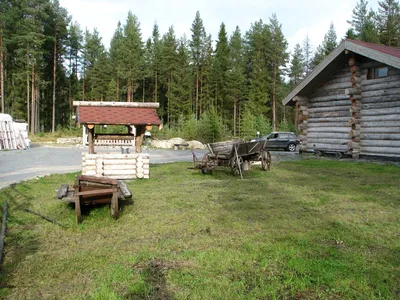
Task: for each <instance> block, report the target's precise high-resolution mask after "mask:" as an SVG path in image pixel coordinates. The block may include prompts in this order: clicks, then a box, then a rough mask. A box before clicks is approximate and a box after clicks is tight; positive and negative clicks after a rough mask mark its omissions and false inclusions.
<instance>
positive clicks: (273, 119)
mask: <svg viewBox="0 0 400 300" xmlns="http://www.w3.org/2000/svg"><path fill="white" fill-rule="evenodd" d="M276 76H277V66H276V65H275V67H274V78H273V80H274V82H273V88H272V126H273V130H274V131H276V128H277V126H276V122H277V120H276V80H277V78H276Z"/></svg>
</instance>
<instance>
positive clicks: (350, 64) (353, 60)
mask: <svg viewBox="0 0 400 300" xmlns="http://www.w3.org/2000/svg"><path fill="white" fill-rule="evenodd" d="M355 65H356V60H355V58H354V57H350V58H349V66H350V67H352V66H355Z"/></svg>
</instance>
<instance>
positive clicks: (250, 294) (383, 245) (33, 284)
mask: <svg viewBox="0 0 400 300" xmlns="http://www.w3.org/2000/svg"><path fill="white" fill-rule="evenodd" d="M189 166H190V164H188V163H177V164H168V165H154V166H153V165H152V166H151V178H150V179H149V180H137V181H132V182H130V183H129V184H128V185H129V187H130V189H131V191H132V193H133V197H134V203H133V204H127V205H125V206H123V207H122V209H121V212H120V218H119V219H118V220H116V221H114V220H113V219H112V218H111V216H110V210H109V208H108V207H107V206H105V207H96V208H92V209H90V210H89V211H88V212H87V215H85V216H84V221H83V223H82V224H81V225H78V224H76V221H75V213H74V208H73V206H71V205H68V204H64V203H61V202H59V201H58V200H57V199H56V197H55V189H57V188H58V187H59V186H60V184H61V183H69V184H72V183H73V180H74V176H75V175H76V174H68V175H55V176H49V177H45V178H41V179H38V180H33V181H29V182H25V183H21V184H18V185H16V186H15V187H14V188H6V189H3V190H1V191H0V203H3V202H4V201H5V200H8V203H9V208H10V209H9V217H8V231H7V237H6V247H5V257H4V263H3V266H2V272H1V277H0V284H1V289H0V296H2V297H5V298H9V299H34V298H35V299H37V298H44V299H63V298H64V299H143V298H145V299H275V298H292V299H320V298H321V299H343V298H357V299H393V298H400V230H399V228H400V168H398V167H395V166H390V165H379V164H372V163H355V162H340V161H330V160H303V161H296V162H281V163H276V164H274V165H273V168H272V170H271V171H270V172H262V171H261V170H259V169H258V167H253V169H252V170H251V171H249V172H247V173H245V175H244V180H240V179H238V178H235V177H233V176H231V174H230V172H229V170H228V169H224V168H221V169H220V170H218V171H215V172H214V173H213V175H202V174H200V173H199V172H197V171H195V170H188V169H187V167H189ZM25 208H29V209H31V210H34V211H36V212H39V213H41V214H43V215H45V216H47V217H48V218H51V219H52V220H54V221H57V222H59V223H60V224H62V225H63V226H65V228H63V227H61V226H58V225H55V224H52V223H49V222H47V221H45V220H42V219H40V218H38V217H37V216H35V215H32V214H29V213H27V212H25V211H24V209H25Z"/></svg>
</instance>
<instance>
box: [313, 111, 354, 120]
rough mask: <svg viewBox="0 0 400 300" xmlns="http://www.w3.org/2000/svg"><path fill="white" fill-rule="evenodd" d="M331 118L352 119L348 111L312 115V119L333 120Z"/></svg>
mask: <svg viewBox="0 0 400 300" xmlns="http://www.w3.org/2000/svg"><path fill="white" fill-rule="evenodd" d="M331 117H350V113H349V110H348V109H344V110H339V111H328V112H318V113H312V114H311V116H310V118H313V119H314V118H331Z"/></svg>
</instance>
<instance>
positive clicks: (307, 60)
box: [303, 33, 312, 75]
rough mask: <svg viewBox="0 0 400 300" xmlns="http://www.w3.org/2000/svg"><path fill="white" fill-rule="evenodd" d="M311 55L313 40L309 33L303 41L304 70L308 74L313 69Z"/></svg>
mask: <svg viewBox="0 0 400 300" xmlns="http://www.w3.org/2000/svg"><path fill="white" fill-rule="evenodd" d="M311 55H312V48H311V41H310V38H309V37H308V33H307V35H306V38H305V39H304V41H303V56H304V71H305V73H306V75H308V74H310V73H311V71H312V58H311Z"/></svg>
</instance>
